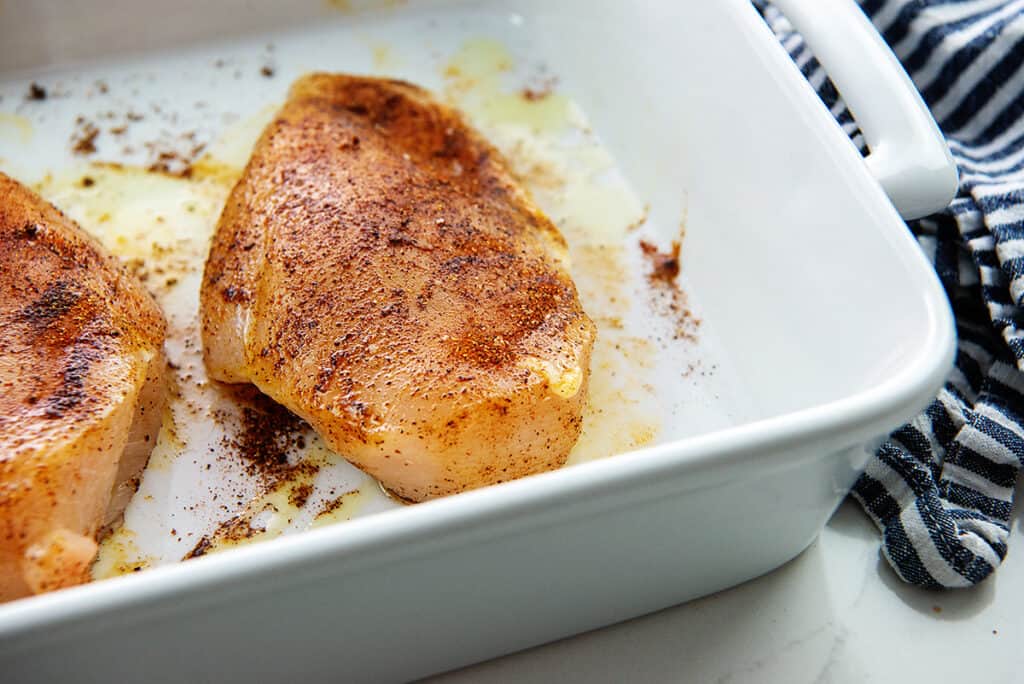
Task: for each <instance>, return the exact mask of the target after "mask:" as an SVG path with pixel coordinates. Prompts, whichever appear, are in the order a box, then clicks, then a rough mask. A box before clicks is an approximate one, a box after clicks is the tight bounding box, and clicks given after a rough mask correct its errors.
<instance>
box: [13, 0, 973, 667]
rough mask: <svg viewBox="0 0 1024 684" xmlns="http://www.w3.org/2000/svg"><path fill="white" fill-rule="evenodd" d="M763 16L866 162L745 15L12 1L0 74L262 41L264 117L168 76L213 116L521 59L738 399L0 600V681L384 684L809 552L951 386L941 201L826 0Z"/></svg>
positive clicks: (572, 6) (914, 133)
mask: <svg viewBox="0 0 1024 684" xmlns="http://www.w3.org/2000/svg"><path fill="white" fill-rule="evenodd" d="M351 4H352V5H354V4H358V3H351ZM332 5H343V6H344V7H343V8H342V9H343V10H344V11H339V10H338V8H337V7H336V6H332ZM780 5H783V6H784V7H785V9H786V10H787V11H788V12H789V13H790V15H791V17H792V18H793V19H794V20H798V21H799V23H800V25H801V27H802V28H803V29H804V31H805V32H807V33H808V34H809V37H810V38H811V39H812V41H814V42H815V44H816V47H817V49H818V52H819V53H820V54H821V57H822V58H823V61H824V62H825V63H826V65H827V66H828V67H829V69H830V70H831V71H832V73H833V75H834V76H835V78H836V81H837V83H838V84H839V86H840V88H841V89H842V90H843V91H844V95H846V97H847V99H848V101H849V102H850V103H851V105H852V106H853V108H854V111H855V113H856V114H857V115H858V118H859V121H860V123H861V125H862V127H863V128H864V131H865V135H866V137H867V140H868V142H869V143H870V144H871V146H872V150H873V154H872V155H871V157H870V158H869V160H868V164H865V162H864V160H863V159H862V158H861V157H860V155H859V154H858V153H857V151H856V150H855V149H854V147H853V146H852V145H851V143H850V142H849V140H848V139H847V138H846V136H845V135H844V133H843V132H842V131H841V130H840V129H839V128H838V127H837V126H836V124H835V122H834V120H833V119H832V117H831V116H830V114H829V112H828V111H827V110H826V109H825V108H824V107H823V106H822V105H821V103H820V102H819V101H818V100H817V98H816V96H815V94H814V92H813V90H812V89H811V87H809V85H808V84H807V83H806V82H805V81H804V79H803V78H802V77H801V75H800V72H799V71H798V70H797V69H796V68H795V67H794V65H793V64H792V63H791V62H790V60H789V58H788V57H787V55H786V54H785V52H784V51H783V49H782V48H781V46H779V45H778V44H777V43H776V41H775V40H774V38H773V36H772V35H771V33H770V32H769V31H768V29H767V28H766V27H765V26H764V24H763V22H762V21H761V20H760V18H759V17H758V16H757V14H756V12H755V11H754V10H753V9H752V8H751V7H750V5H749V4H748V3H747V2H746V0H720V1H718V2H700V1H698V0H687V1H683V2H672V1H670V0H665V1H663V2H656V1H653V0H652V1H651V2H647V3H643V4H641V5H637V4H635V3H621V2H614V1H613V0H607V1H605V2H584V1H583V0H580V1H579V2H560V3H547V2H542V1H541V0H535V1H534V0H517V1H516V2H500V3H498V2H494V3H486V2H476V3H474V2H420V3H414V4H410V5H408V6H407V5H403V4H396V3H391V2H388V3H384V4H383V6H381V7H367V8H361V7H355V8H353V7H352V6H350V3H328V4H323V3H320V2H309V3H289V4H288V5H287V6H286V5H285V4H283V3H282V4H276V3H270V2H267V3H258V2H242V1H241V0H232V1H231V2H224V3H200V2H193V1H189V2H182V3H176V4H175V5H174V6H169V5H167V4H165V3H152V2H150V3H146V2H142V3H140V2H127V0H125V1H124V2H121V1H119V2H105V3H99V2H97V3H67V4H66V3H56V2H54V3H38V2H27V1H25V2H19V1H13V2H11V1H8V2H6V3H4V4H3V6H2V7H0V60H2V66H3V73H2V74H0V81H4V82H7V83H17V84H22V85H23V84H25V83H27V82H28V81H29V80H30V79H33V78H37V77H38V78H42V75H46V74H52V73H60V74H64V75H65V76H64V77H65V78H67V79H72V78H73V77H74V74H75V73H76V70H83V73H85V72H89V73H92V72H90V71H89V70H90V69H93V67H92V66H90V60H106V62H105V63H106V64H107V65H111V64H118V65H129V66H130V65H133V64H141V65H143V67H145V69H150V70H153V71H154V72H159V71H160V68H161V67H160V65H161V64H168V65H176V64H178V63H179V62H175V61H174V60H175V59H178V58H179V57H178V56H180V55H185V56H186V57H187V58H189V59H191V57H188V56H189V55H198V56H197V57H195V59H196V60H200V59H202V60H206V59H208V58H209V57H210V55H213V54H215V51H216V50H218V49H222V50H226V51H240V52H245V51H246V50H248V52H249V54H257V53H260V51H265V49H266V48H264V46H265V45H266V44H267V43H268V42H272V43H273V44H274V45H275V50H276V52H275V53H274V55H273V59H274V60H275V68H276V69H277V70H278V72H279V73H278V80H279V83H278V86H277V87H278V91H276V92H274V93H271V94H270V95H267V94H265V93H264V94H262V95H252V94H251V93H249V91H244V92H242V91H239V92H238V93H236V92H234V91H233V92H232V93H231V94H230V95H225V94H224V93H220V94H218V93H217V92H215V90H216V89H214V91H211V86H210V85H209V84H208V83H200V82H194V81H191V80H189V79H185V78H182V79H179V81H180V82H178V83H177V84H176V85H175V86H174V89H172V90H170V91H169V93H168V97H171V98H177V97H182V98H184V97H192V96H195V95H196V94H197V93H198V94H204V95H205V97H207V98H208V99H210V100H211V101H215V102H216V101H217V98H218V97H220V98H221V99H222V100H223V99H225V98H235V100H237V101H236V102H234V103H233V104H235V105H237V109H238V112H239V113H245V112H251V111H255V110H256V109H258V108H259V106H260V105H261V104H264V103H265V101H273V99H274V98H278V99H279V97H280V95H281V93H282V92H283V88H284V86H285V85H286V84H287V81H288V80H290V78H291V77H292V76H294V75H297V74H298V73H300V72H301V71H304V70H309V69H322V70H347V71H361V70H364V71H365V70H367V69H368V65H369V59H370V58H369V56H368V55H369V50H368V48H367V45H368V44H370V43H374V41H381V40H387V41H389V43H390V44H392V45H395V46H400V47H402V48H404V49H406V50H407V51H408V52H409V54H410V55H413V58H409V57H407V58H406V59H405V60H404V61H403V62H402V63H401V64H400V65H397V66H395V67H394V68H393V69H391V71H392V75H396V76H401V77H407V78H410V79H412V80H416V81H418V82H421V83H423V84H424V85H427V86H431V87H436V86H437V85H438V84H437V82H436V81H437V75H436V72H435V70H433V67H430V66H428V65H427V62H428V61H429V56H430V55H431V54H433V53H435V52H444V51H445V50H450V49H451V45H454V44H455V43H457V42H459V41H462V40H464V39H465V38H466V37H467V36H487V37H489V38H493V39H496V40H498V41H501V42H503V43H505V44H507V45H509V46H510V49H512V50H513V51H515V52H516V54H527V55H531V56H534V57H537V56H539V57H540V58H542V59H543V61H544V62H545V63H546V64H547V65H549V66H550V69H551V71H552V72H553V73H554V74H556V75H557V76H558V78H559V79H560V80H559V90H560V91H561V92H566V93H567V94H569V95H571V96H572V98H573V99H574V100H575V101H576V102H577V103H578V104H579V105H580V106H581V107H582V109H583V110H584V111H585V112H586V113H587V114H588V115H589V118H590V121H591V123H592V125H593V127H594V129H595V130H596V131H597V132H598V133H599V135H600V136H601V137H602V139H603V140H604V142H605V143H606V145H607V146H608V147H609V148H610V150H611V152H612V153H613V155H614V156H615V158H616V160H617V161H618V163H619V166H620V168H621V169H622V170H623V171H624V173H625V176H626V178H628V180H629V182H630V183H631V185H632V187H633V188H634V189H635V190H636V192H637V193H638V194H639V195H640V196H641V197H642V198H643V199H644V200H646V201H647V202H648V203H649V206H650V215H649V220H648V222H647V224H646V227H645V228H644V230H645V231H647V233H646V234H648V235H649V236H650V237H652V238H658V239H660V240H662V241H663V242H667V241H669V240H671V239H673V238H675V237H676V236H677V234H678V223H679V217H680V216H681V215H682V214H683V212H684V211H685V213H686V239H685V248H684V252H683V272H684V274H685V276H686V278H687V282H688V288H689V290H690V292H691V294H692V295H693V296H694V297H695V299H696V301H697V302H698V304H699V309H700V312H701V314H702V316H703V318H704V321H705V324H704V326H703V328H702V335H705V336H707V337H708V338H709V339H713V340H714V341H715V350H714V354H715V359H716V361H717V362H718V363H720V364H722V365H723V366H725V367H726V368H725V369H724V371H723V372H724V373H725V374H726V375H727V376H728V377H729V378H733V379H734V381H733V382H731V383H724V384H722V385H721V389H720V391H721V392H722V393H726V394H728V393H731V394H730V395H729V396H725V397H720V396H714V397H712V396H711V395H710V394H708V395H707V396H706V397H704V399H706V401H707V402H708V403H710V404H715V402H719V403H718V404H716V405H718V406H724V407H725V408H723V409H722V410H719V411H717V412H716V413H714V416H712V417H709V418H708V419H707V420H706V421H704V420H703V419H702V420H700V421H697V420H693V419H692V418H690V419H689V420H688V419H687V416H688V415H690V416H692V415H698V416H703V415H704V414H702V413H701V410H700V409H699V408H697V407H696V404H694V403H693V402H700V401H701V399H702V397H701V396H700V395H699V393H698V394H697V395H693V393H692V392H691V393H690V394H689V395H687V398H688V401H690V402H691V406H692V407H693V408H692V411H687V410H686V407H685V402H683V404H680V405H681V406H683V410H682V411H681V413H680V414H679V415H677V416H676V418H677V420H675V421H674V422H672V423H671V424H667V425H666V426H665V428H664V429H663V431H662V435H661V437H660V439H659V442H658V443H657V444H655V445H654V446H652V447H650V448H645V449H642V450H639V451H636V452H634V453H631V454H629V455H628V456H620V457H615V458H610V459H606V460H602V461H599V462H592V463H585V464H582V465H579V466H575V467H572V468H567V469H564V470H561V471H558V472H553V473H548V474H545V475H541V476H536V477H531V478H528V479H526V480H522V481H517V482H512V483H507V484H504V485H500V486H496V487H492V488H489V489H486V490H481V491H476V492H472V493H468V494H464V495H460V496H457V497H452V498H449V499H446V500H440V501H435V502H430V503H427V504H422V505H417V506H414V507H408V508H399V509H396V510H390V511H386V512H381V513H379V514H376V515H372V516H366V517H363V518H360V519H358V520H355V521H352V522H349V523H346V524H341V525H336V526H332V527H326V528H322V529H318V530H314V531H310V532H307V533H304V534H301V535H295V536H289V537H284V538H280V539H277V540H274V541H271V542H267V543H264V544H258V545H253V546H249V547H246V548H240V549H237V550H234V551H231V552H229V553H225V554H218V555H214V556H209V557H206V558H202V559H197V560H194V561H190V562H188V563H184V564H173V565H167V566H163V567H159V568H155V569H152V570H149V571H146V572H143V573H139V574H138V575H134V576H126V577H120V578H117V579H114V580H109V581H104V582H99V583H95V584H92V585H88V586H84V587H79V588H76V589H73V590H67V591H62V592H58V593H54V594H50V595H44V596H38V597H34V598H32V599H28V600H23V601H18V602H15V603H11V604H8V605H5V606H0V672H2V673H3V680H4V681H19V682H20V681H29V680H38V681H51V680H54V679H61V678H63V679H73V680H75V681H130V680H133V679H138V678H141V677H144V678H145V679H146V680H147V681H180V680H211V681H228V680H231V681H234V680H237V681H269V680H282V679H285V678H287V677H290V676H292V675H294V674H297V673H301V674H302V678H303V679H327V678H332V677H333V678H337V677H344V678H345V679H351V680H397V679H407V678H411V677H415V676H421V675H425V674H429V673H432V672H438V671H442V670H445V669H449V668H452V667H456V666H459V665H463V664H467V663H470V662H474V661H477V660H481V659H485V658H489V657H493V656H496V655H499V654H502V653H508V652H511V651H515V650H519V649H522V648H525V647H528V646H531V645H535V644H538V643H542V642H545V641H550V640H553V639H556V638H559V637H563V636H566V635H569V634H573V633H577V632H580V631H583V630H587V629H591V628H594V627H598V626H601V625H605V624H608V623H611V622H615V621H618V620H622V619H626V618H629V617H632V616H636V615H640V614H643V613H646V612H649V611H653V610H656V609H659V608H662V607H665V606H669V605H672V604H676V603H679V602H682V601H686V600H688V599H691V598H694V597H696V596H700V595H703V594H707V593H710V592H713V591H716V590H718V589H722V588H724V587H727V586H730V585H733V584H736V583H739V582H742V581H745V580H747V579H750V578H752V577H755V576H757V575H759V574H762V573H764V572H767V571H769V570H771V569H773V568H775V567H777V566H779V565H780V564H782V563H784V562H785V561H786V560H788V559H790V558H792V557H793V556H795V555H796V554H798V553H799V552H800V551H802V550H803V549H804V548H805V547H806V546H807V545H808V544H809V543H810V542H811V541H812V540H813V539H814V538H815V536H816V535H817V534H818V533H819V531H820V530H821V528H822V526H823V525H824V523H825V521H826V520H827V518H828V516H829V515H830V514H831V513H832V511H833V510H834V509H835V507H836V506H837V504H838V503H839V501H840V500H841V499H842V497H843V496H844V494H845V492H846V491H847V489H848V487H849V486H850V485H851V484H852V482H853V480H854V479H855V477H856V474H857V472H858V469H859V468H861V467H862V465H863V463H864V462H865V460H866V458H867V457H868V455H869V454H870V453H871V452H872V450H873V449H874V447H875V445H876V444H877V443H878V441H879V439H881V438H882V436H883V435H885V434H886V433H888V432H889V431H890V430H891V429H893V428H894V427H896V426H898V425H899V424H901V423H902V422H904V421H905V420H906V419H908V418H909V417H910V416H912V415H914V414H915V413H916V412H917V411H918V410H920V409H921V408H922V407H923V406H924V405H925V404H926V403H927V402H928V401H929V400H930V399H931V397H933V396H934V394H935V392H936V391H937V390H938V388H939V387H940V386H941V384H942V381H943V378H944V377H945V374H946V373H947V371H948V369H949V367H950V364H951V361H952V356H953V351H954V342H955V336H954V331H953V325H952V319H951V315H950V311H949V308H948V305H947V302H946V299H945V296H944V293H943V291H942V289H941V287H940V285H939V283H938V281H937V280H936V278H935V276H934V274H933V272H932V271H931V269H930V267H929V265H928V263H927V261H926V260H925V259H924V258H923V257H922V255H921V254H920V253H919V249H918V247H917V245H916V243H915V242H914V240H913V238H912V237H911V236H910V235H909V233H908V232H907V230H906V228H905V226H904V225H903V223H902V221H901V220H900V216H899V214H898V213H897V211H896V209H895V208H894V206H893V204H894V203H895V204H896V205H897V206H899V207H900V208H901V210H903V211H904V213H905V214H906V215H908V216H910V215H920V214H923V213H927V212H928V211H931V210H935V209H937V208H940V207H941V206H942V205H943V204H944V203H945V202H947V201H948V200H949V199H950V198H951V194H952V192H953V188H954V186H955V170H954V168H953V166H952V162H951V161H950V160H949V157H948V154H947V152H946V150H945V147H944V144H943V143H942V141H941V138H940V137H939V135H938V133H937V131H936V129H935V127H934V124H933V123H932V122H931V120H930V119H929V118H928V115H927V113H926V112H925V111H924V109H923V107H922V106H921V104H920V99H919V98H918V97H917V95H916V93H914V92H913V90H912V87H911V86H910V84H909V81H908V80H907V79H906V77H905V76H904V75H903V74H902V72H901V71H899V69H898V67H897V66H896V65H895V61H894V60H893V59H892V57H891V54H889V53H887V52H886V51H885V50H884V48H883V47H882V44H881V42H880V40H879V39H878V37H877V35H875V34H874V33H873V31H872V30H871V29H870V25H869V24H868V23H867V22H866V20H864V19H863V17H862V16H860V15H859V14H857V12H858V10H856V8H855V7H853V6H852V4H851V3H850V2H848V1H847V0H833V1H830V2H828V3H821V2H814V0H805V1H797V0H788V1H787V2H785V3H780ZM417 51H418V52H417ZM416 54H420V55H421V56H422V59H421V60H417V59H416V58H415V55H416ZM111 68H113V67H111ZM125 68H128V67H125ZM139 68H140V69H141V68H142V67H139ZM168 68H170V67H168ZM19 87H21V85H19ZM204 88H205V89H206V90H205V91H204ZM261 92H262V91H261ZM261 98H263V99H261ZM229 104H232V103H230V102H229ZM14 105H15V103H11V102H10V101H9V100H6V101H0V107H2V108H4V110H5V111H6V110H8V109H12V108H14ZM222 105H223V103H222ZM214 106H217V105H216V104H215V105H214ZM68 111H70V110H67V111H65V114H67V113H68ZM65 119H67V120H65ZM48 125H49V126H52V128H51V129H46V130H47V133H50V134H49V135H37V136H36V140H37V141H38V156H39V157H40V158H47V159H48V160H49V161H48V162H47V163H48V164H53V163H57V162H59V159H60V158H61V156H62V155H65V154H66V153H65V150H64V145H65V141H66V139H67V136H66V133H67V129H68V128H69V127H70V126H71V120H70V118H69V117H67V116H65V117H64V118H60V117H56V118H55V119H54V120H52V121H50V122H49V123H48ZM2 149H4V148H0V150H2ZM35 161H37V160H34V159H26V158H20V159H13V158H6V157H4V154H2V153H0V168H8V167H11V168H14V167H17V168H21V169H25V168H27V167H28V166H31V165H32V164H33V163H34V162H35ZM883 186H884V187H885V188H886V190H888V191H889V193H890V195H891V197H892V200H893V201H892V202H890V199H889V198H888V197H887V196H886V194H885V192H884V191H883V189H882V187H883ZM674 363H678V359H675V358H669V359H668V360H662V361H661V362H660V364H661V365H660V366H659V367H658V369H657V370H658V373H659V374H660V375H661V376H663V380H664V383H665V384H664V386H665V387H668V388H671V387H672V386H674V384H679V385H682V384H685V383H683V381H682V379H679V380H674V378H677V377H678V376H679V375H680V374H681V369H680V368H677V367H673V365H672V364H674ZM659 387H662V386H661V385H659ZM708 387H710V386H704V387H703V389H705V390H706V389H707V388H708ZM666 391H667V390H666ZM682 391H683V390H680V392H682ZM716 391H717V390H716ZM678 403H679V402H677V404H678ZM708 415H709V416H711V414H708ZM722 425H725V427H722Z"/></svg>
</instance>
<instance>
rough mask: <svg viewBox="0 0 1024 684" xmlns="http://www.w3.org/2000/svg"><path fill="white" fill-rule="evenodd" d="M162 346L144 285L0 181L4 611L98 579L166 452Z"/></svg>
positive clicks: (59, 217)
mask: <svg viewBox="0 0 1024 684" xmlns="http://www.w3.org/2000/svg"><path fill="white" fill-rule="evenodd" d="M164 334H165V323H164V318H163V315H162V314H161V312H160V310H159V309H158V308H157V306H156V304H155V303H154V301H153V300H152V298H151V297H150V296H149V295H148V294H147V293H146V291H145V290H144V289H143V288H142V285H141V284H140V283H139V282H138V281H137V280H136V279H135V278H133V277H131V276H130V275H129V274H128V273H127V272H125V271H124V269H123V268H122V267H121V266H120V265H119V263H118V262H117V261H116V260H115V259H114V258H113V257H111V256H110V255H108V254H107V253H106V252H105V251H104V250H103V248H102V247H100V245H98V244H97V243H96V242H95V241H93V240H92V238H90V237H89V236H88V235H86V233H84V232H83V231H82V230H81V229H80V228H79V227H78V226H77V225H75V224H74V223H73V222H72V221H71V220H70V219H68V218H66V217H65V216H64V215H63V214H61V213H60V212H59V211H58V210H57V209H55V208H54V207H53V206H51V205H50V204H48V203H47V202H45V201H44V200H43V199H42V198H40V197H39V196H38V195H36V194H35V193H33V192H31V191H30V190H28V189H27V188H25V187H24V186H22V185H20V184H19V183H17V182H16V181H14V180H12V179H10V178H8V177H7V176H5V175H3V174H0V601H6V600H10V599H14V598H19V597H22V596H28V595H31V594H36V593H41V592H45V591H50V590H53V589H58V588H61V587H65V586H70V585H74V584H79V583H81V582H84V581H86V580H87V579H88V578H89V567H90V565H91V563H92V561H93V559H94V558H95V555H96V550H97V535H98V533H99V532H100V531H101V530H102V529H104V528H105V527H108V526H110V525H111V524H113V523H115V522H117V521H118V519H119V518H120V516H121V513H122V511H123V510H124V507H125V505H127V503H128V500H129V499H130V498H131V495H132V493H134V490H135V486H136V485H137V482H138V477H139V474H140V473H141V471H142V468H143V467H144V466H145V464H146V461H147V459H148V457H149V452H150V450H151V449H152V446H153V444H154V442H155V441H156V433H157V431H158V430H159V427H160V420H161V411H162V404H163V398H164V391H163V390H164V366H165V363H164V355H163V341H164Z"/></svg>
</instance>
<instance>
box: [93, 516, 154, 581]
mask: <svg viewBox="0 0 1024 684" xmlns="http://www.w3.org/2000/svg"><path fill="white" fill-rule="evenodd" d="M136 538H137V535H136V534H135V532H133V531H132V530H130V529H128V528H126V527H123V526H122V527H120V528H119V529H117V530H115V531H114V532H113V533H111V534H110V535H109V536H107V538H106V539H104V540H103V541H102V542H101V543H100V551H99V556H98V558H97V559H96V562H95V563H93V566H92V577H93V579H106V578H108V577H117V576H118V575H130V574H131V573H133V572H139V571H140V570H145V569H146V568H148V567H150V566H151V565H153V564H155V559H154V558H152V557H150V556H148V555H146V554H145V553H143V552H142V550H141V549H139V546H138V544H137V543H136Z"/></svg>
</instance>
